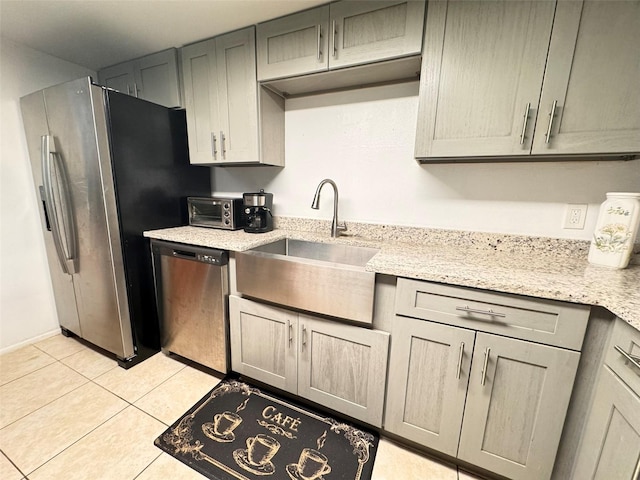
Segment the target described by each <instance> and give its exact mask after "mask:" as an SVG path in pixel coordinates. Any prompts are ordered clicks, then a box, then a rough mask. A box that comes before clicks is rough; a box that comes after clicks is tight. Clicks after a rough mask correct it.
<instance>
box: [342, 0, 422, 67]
mask: <svg viewBox="0 0 640 480" xmlns="http://www.w3.org/2000/svg"><path fill="white" fill-rule="evenodd" d="M424 8H425V2H423V1H415V0H405V1H400V2H399V1H358V2H348V1H343V2H336V3H332V4H331V12H330V14H331V18H330V22H331V24H330V26H329V28H330V29H331V32H330V34H331V41H330V42H329V48H330V49H331V50H330V54H329V68H339V67H346V66H349V65H357V64H360V63H367V62H374V61H379V60H387V59H390V58H396V57H402V56H406V55H417V54H419V53H420V52H421V51H422V28H423V25H424Z"/></svg>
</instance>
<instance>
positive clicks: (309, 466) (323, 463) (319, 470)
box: [287, 448, 331, 480]
mask: <svg viewBox="0 0 640 480" xmlns="http://www.w3.org/2000/svg"><path fill="white" fill-rule="evenodd" d="M329 472H331V466H330V465H329V459H327V457H326V456H325V455H323V454H322V453H320V452H319V451H317V450H314V449H313V448H305V449H304V450H302V452H301V453H300V458H299V459H298V463H292V464H290V465H287V473H288V474H289V477H291V478H292V479H293V480H318V479H320V478H321V477H322V476H323V475H326V474H328V473H329Z"/></svg>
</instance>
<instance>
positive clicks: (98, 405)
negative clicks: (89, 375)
mask: <svg viewBox="0 0 640 480" xmlns="http://www.w3.org/2000/svg"><path fill="white" fill-rule="evenodd" d="M127 406H128V403H127V402H125V401H124V400H122V399H121V398H119V397H116V396H115V395H114V394H112V393H109V392H108V391H106V390H105V389H104V388H102V387H100V386H98V385H96V384H95V383H91V382H89V383H87V384H85V385H83V386H81V387H80V388H77V389H76V390H74V391H72V392H69V393H68V394H66V395H65V396H63V397H60V398H59V399H57V400H55V401H53V402H51V403H49V404H48V405H45V406H44V407H42V408H40V409H38V410H36V411H35V412H33V413H31V414H30V415H27V416H26V417H23V418H21V419H20V420H18V421H17V422H14V423H12V424H11V425H9V426H8V427H5V428H3V429H2V430H0V449H2V451H3V452H4V453H5V454H6V455H7V456H8V457H9V458H10V459H11V460H12V461H13V463H15V464H16V465H17V466H18V468H19V469H20V470H21V471H23V472H24V473H25V474H27V475H28V474H29V473H31V472H32V471H33V470H35V469H36V468H38V467H39V466H40V465H42V464H44V463H45V462H47V461H48V460H50V459H51V458H53V457H54V456H55V455H57V454H58V453H60V452H62V451H63V450H64V449H65V448H67V447H69V446H70V445H71V444H73V443H75V442H76V441H78V440H80V439H81V438H82V437H83V436H85V435H86V434H88V433H89V432H91V431H92V430H93V429H95V428H97V427H98V426H99V425H101V424H102V423H104V422H106V421H107V420H109V418H111V417H113V416H114V415H116V414H117V413H118V412H120V411H122V410H124V409H125V408H126V407H127Z"/></svg>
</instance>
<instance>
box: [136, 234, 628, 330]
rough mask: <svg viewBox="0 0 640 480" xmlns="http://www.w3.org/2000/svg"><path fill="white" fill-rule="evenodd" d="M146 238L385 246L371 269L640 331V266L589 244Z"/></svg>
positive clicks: (233, 247) (244, 244) (212, 243)
mask: <svg viewBox="0 0 640 480" xmlns="http://www.w3.org/2000/svg"><path fill="white" fill-rule="evenodd" d="M144 236H145V237H148V238H152V239H157V240H165V241H169V242H176V243H184V244H190V245H198V246H203V247H210V248H219V249H223V250H229V251H234V252H241V251H245V250H249V249H251V248H255V247H258V246H261V245H264V244H266V243H270V242H274V241H277V240H280V239H284V238H295V239H299V240H309V241H317V242H337V243H343V244H349V245H357V246H368V247H374V248H377V249H379V250H380V251H379V252H378V253H377V254H376V255H375V256H374V257H373V258H372V259H371V260H370V261H369V262H368V263H367V265H366V270H368V271H371V272H375V273H379V274H386V275H392V276H397V277H406V278H414V279H419V280H426V281H433V282H439V283H445V284H449V285H456V286H462V287H470V288H479V289H484V290H490V291H495V292H502V293H510V294H516V295H524V296H531V297H537V298H544V299H549V300H559V301H565V302H571V303H578V304H584V305H597V306H602V307H604V308H606V309H608V310H609V311H610V312H611V313H613V314H615V315H616V316H618V317H620V318H622V319H623V320H625V321H627V322H628V323H629V324H631V325H632V326H633V327H635V328H636V329H638V330H640V265H637V264H634V265H630V266H629V267H628V268H626V269H610V268H607V267H600V266H596V265H590V264H589V263H588V262H587V259H586V253H585V252H584V248H583V247H579V248H578V251H577V252H570V253H571V255H566V254H563V253H562V252H561V253H560V254H557V253H555V252H554V250H552V249H548V248H547V249H545V248H541V249H539V251H534V252H524V253H523V252H522V251H516V252H514V251H494V249H492V248H488V249H487V248H469V245H462V246H461V245H460V244H459V242H458V243H456V242H452V244H446V243H426V244H425V243H420V242H419V241H412V242H411V243H409V242H403V241H399V240H397V239H396V240H389V239H380V238H377V239H371V238H369V237H364V236H360V235H358V234H356V235H352V236H341V237H339V238H338V239H333V238H331V237H330V236H329V235H328V234H327V233H324V232H319V231H303V230H289V229H281V228H278V229H274V230H273V231H271V232H267V233H261V234H252V233H245V232H244V231H242V230H236V231H227V230H216V229H210V228H202V227H191V226H184V227H174V228H166V229H160V230H151V231H147V232H144ZM522 238H525V237H522ZM519 241H520V243H522V240H520V239H519ZM499 242H500V240H498V243H499ZM490 243H491V242H490ZM494 243H495V242H494ZM543 247H544V245H543ZM571 248H575V247H574V246H572V247H571Z"/></svg>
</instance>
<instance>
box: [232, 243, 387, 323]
mask: <svg viewBox="0 0 640 480" xmlns="http://www.w3.org/2000/svg"><path fill="white" fill-rule="evenodd" d="M377 252H378V250H377V249H375V248H368V247H357V246H352V245H344V244H337V243H319V242H308V241H303V240H292V239H286V240H278V241H277V242H273V243H269V244H267V245H263V246H261V247H257V248H254V249H252V250H247V251H246V252H238V253H236V280H237V288H238V291H239V292H241V293H243V294H245V295H248V296H251V297H255V298H259V299H262V300H266V301H268V302H273V303H277V304H280V305H285V306H288V307H293V308H298V309H301V310H307V311H310V312H314V313H319V314H323V315H330V316H333V317H338V318H344V319H348V320H353V321H357V322H364V323H371V322H372V318H373V294H374V285H375V274H374V273H373V272H367V271H365V269H364V267H365V265H366V263H367V262H368V261H369V260H370V259H371V258H372V257H373V256H374V255H375V254H376V253H377Z"/></svg>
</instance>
